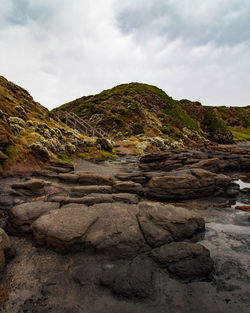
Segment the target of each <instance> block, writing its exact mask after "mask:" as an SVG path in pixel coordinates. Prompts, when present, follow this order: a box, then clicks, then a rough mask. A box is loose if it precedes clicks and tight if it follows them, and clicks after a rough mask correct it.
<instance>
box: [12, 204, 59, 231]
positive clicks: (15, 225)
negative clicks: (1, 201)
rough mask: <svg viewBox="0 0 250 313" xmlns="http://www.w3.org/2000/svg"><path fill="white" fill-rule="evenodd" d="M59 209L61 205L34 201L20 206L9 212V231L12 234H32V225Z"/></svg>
mask: <svg viewBox="0 0 250 313" xmlns="http://www.w3.org/2000/svg"><path fill="white" fill-rule="evenodd" d="M58 208H59V203H56V202H44V201H34V202H28V203H23V204H19V205H17V206H14V207H13V208H11V209H10V210H9V220H8V226H7V228H8V230H9V231H10V232H12V233H13V232H14V233H16V232H18V233H19V232H24V233H26V232H30V225H31V224H32V223H33V221H35V220H36V219H37V218H38V217H40V216H41V215H43V214H45V213H47V212H49V211H51V210H55V209H58Z"/></svg>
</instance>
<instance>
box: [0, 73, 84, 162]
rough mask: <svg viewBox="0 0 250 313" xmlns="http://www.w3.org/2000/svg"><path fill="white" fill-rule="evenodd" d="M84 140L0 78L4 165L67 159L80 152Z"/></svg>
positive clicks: (19, 88) (27, 95)
mask: <svg viewBox="0 0 250 313" xmlns="http://www.w3.org/2000/svg"><path fill="white" fill-rule="evenodd" d="M84 144H85V138H84V137H83V136H82V135H81V134H80V133H78V132H77V131H76V130H72V129H70V128H69V127H66V126H65V124H62V123H61V122H59V121H56V120H55V119H53V118H52V117H51V116H50V112H49V111H48V110H47V109H46V108H45V107H43V106H42V105H40V104H39V103H37V102H35V101H34V99H33V98H32V96H31V95H30V94H29V93H28V92H27V91H26V90H25V89H23V88H21V87H19V86H17V85H15V84H13V83H12V82H10V81H8V80H7V79H5V78H4V77H2V76H0V151H2V152H3V153H5V154H6V155H7V156H8V157H9V159H8V161H7V163H8V165H10V166H11V165H13V164H15V163H16V162H17V161H20V160H25V159H31V158H30V157H31V156H33V157H34V159H35V160H36V161H38V162H39V161H40V162H45V161H47V160H49V159H64V160H68V159H69V158H70V156H71V155H72V154H73V153H75V152H76V151H82V147H83V146H84Z"/></svg>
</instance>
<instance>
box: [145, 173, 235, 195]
mask: <svg viewBox="0 0 250 313" xmlns="http://www.w3.org/2000/svg"><path fill="white" fill-rule="evenodd" d="M232 187H233V188H235V190H238V189H239V187H238V185H235V184H234V183H233V182H232V179H231V178H230V177H228V176H226V175H223V174H215V173H212V172H209V171H206V170H202V169H195V168H194V169H188V170H180V171H173V172H169V173H168V174H166V175H165V176H161V177H153V178H151V180H150V182H149V184H148V195H149V196H150V197H153V198H157V199H162V200H171V199H175V200H178V199H188V198H199V197H205V196H209V195H212V194H217V195H219V194H224V193H227V190H228V189H229V188H232Z"/></svg>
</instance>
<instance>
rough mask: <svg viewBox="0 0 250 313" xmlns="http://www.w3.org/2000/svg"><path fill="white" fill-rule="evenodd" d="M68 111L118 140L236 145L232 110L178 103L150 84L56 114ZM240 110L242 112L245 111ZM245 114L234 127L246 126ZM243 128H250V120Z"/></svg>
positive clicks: (116, 90)
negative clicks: (144, 137)
mask: <svg viewBox="0 0 250 313" xmlns="http://www.w3.org/2000/svg"><path fill="white" fill-rule="evenodd" d="M224 108H225V107H224ZM65 110H66V111H70V112H71V111H73V112H74V113H76V114H77V115H79V116H80V117H82V118H84V119H85V120H86V121H88V122H89V123H90V124H92V125H93V126H98V127H102V128H103V129H104V130H106V131H107V132H109V133H110V134H111V136H113V137H114V138H116V137H117V136H121V135H122V136H123V137H129V136H133V135H138V134H144V135H147V136H160V137H164V136H165V137H169V138H171V139H174V140H180V139H181V140H183V141H184V143H189V142H191V141H192V140H197V139H199V140H200V139H202V138H206V139H209V140H213V141H216V142H219V143H232V142H233V136H232V132H231V130H230V127H231V124H230V123H229V122H228V123H227V119H228V120H229V112H230V109H229V110H227V111H226V110H224V111H225V112H224V111H223V110H221V109H218V108H213V107H205V106H202V105H201V104H200V103H199V102H192V101H189V100H186V99H183V100H180V101H177V100H174V99H173V98H171V97H170V96H168V95H167V94H166V93H165V92H164V91H163V90H161V89H159V88H157V87H154V86H151V85H147V84H141V83H130V84H122V85H119V86H116V87H114V88H112V89H108V90H105V91H103V92H101V93H99V94H97V95H93V96H88V97H82V98H79V99H76V100H74V101H71V102H69V103H66V104H64V105H62V106H60V107H59V108H56V109H54V110H53V111H52V113H54V114H57V113H60V112H63V111H65ZM236 110H237V112H241V108H239V109H238V108H236ZM223 112H224V114H223ZM244 114H245V113H244V112H243V113H242V112H241V113H239V114H238V115H239V119H238V122H236V123H235V125H234V127H235V126H239V127H240V126H241V125H242V122H240V120H241V118H240V116H241V115H244ZM225 116H228V117H227V119H225ZM242 127H243V128H244V129H246V128H247V127H249V119H248V120H247V119H246V122H245V123H244V125H242ZM247 131H248V130H247Z"/></svg>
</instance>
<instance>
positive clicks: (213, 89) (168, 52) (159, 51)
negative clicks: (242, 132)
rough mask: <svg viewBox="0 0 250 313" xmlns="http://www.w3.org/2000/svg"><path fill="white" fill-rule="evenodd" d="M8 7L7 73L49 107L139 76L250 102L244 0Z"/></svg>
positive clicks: (110, 0) (0, 22)
mask: <svg viewBox="0 0 250 313" xmlns="http://www.w3.org/2000/svg"><path fill="white" fill-rule="evenodd" d="M190 3H191V4H192V5H191V6H190ZM188 4H189V5H188ZM0 12H1V13H0V45H1V49H0V68H1V74H2V75H4V76H6V78H7V79H9V80H12V81H13V82H15V83H18V84H19V85H21V86H23V87H24V88H26V89H28V91H29V92H30V93H31V94H32V96H33V97H34V98H35V100H37V101H39V102H40V103H42V104H43V105H45V106H47V107H49V108H52V107H55V106H58V105H60V104H62V103H65V102H67V101H70V100H73V99H74V98H76V97H81V96H83V95H88V94H91V93H96V92H99V91H101V90H103V89H107V88H110V87H113V86H114V85H117V84H120V83H124V82H130V81H140V82H146V83H149V84H154V85H157V86H159V87H160V88H162V89H164V90H165V91H166V92H167V93H168V94H169V95H171V96H172V97H174V98H190V99H194V100H200V101H201V102H202V103H204V104H211V105H216V104H220V105H247V104H249V103H250V101H249V96H250V91H249V88H248V86H249V85H250V78H249V75H248V73H249V71H250V63H249V57H250V43H249V42H250V37H248V32H249V30H248V29H245V30H244V27H243V26H245V25H247V23H248V21H249V20H250V18H249V17H250V16H249V12H250V5H248V2H247V1H245V0H237V1H236V0H216V1H215V0H210V1H209V2H204V1H202V0H192V1H189V0H179V1H174V0H166V1H162V0H151V1H147V2H145V1H142V0H136V1H129V0H127V1H126V2H121V1H117V0H116V1H115V0H105V1H104V0H95V1H93V0H92V1H91V0H72V1H68V0H22V1H21V0H12V1H6V0H1V1H0ZM247 18H248V19H247ZM248 25H249V24H248ZM242 27H243V28H242ZM241 29H243V31H242V32H241V33H237V32H238V31H239V30H241ZM249 29H250V28H249ZM230 34H231V35H230Z"/></svg>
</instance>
